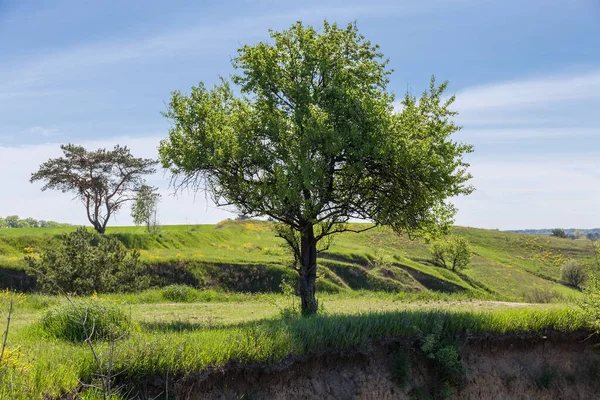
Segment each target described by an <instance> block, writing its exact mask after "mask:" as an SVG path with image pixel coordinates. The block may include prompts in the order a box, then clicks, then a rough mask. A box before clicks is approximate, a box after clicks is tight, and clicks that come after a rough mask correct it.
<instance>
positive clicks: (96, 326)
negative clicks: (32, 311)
mask: <svg viewBox="0 0 600 400" xmlns="http://www.w3.org/2000/svg"><path fill="white" fill-rule="evenodd" d="M39 324H40V327H41V329H42V331H43V332H44V333H45V334H46V335H47V336H49V337H54V338H57V339H62V340H66V341H70V342H83V341H86V340H88V339H90V340H109V339H111V338H115V337H120V336H123V335H124V334H126V333H127V331H128V330H129V328H130V325H131V320H130V318H129V316H128V315H127V314H125V313H124V312H123V311H122V310H121V309H120V308H118V307H117V306H115V305H112V304H109V303H104V302H100V301H98V300H91V299H90V300H76V301H74V302H73V303H72V304H71V303H68V304H62V305H59V306H56V307H53V308H51V309H49V310H48V311H47V312H46V314H45V315H44V316H43V317H42V319H41V320H40V323H39Z"/></svg>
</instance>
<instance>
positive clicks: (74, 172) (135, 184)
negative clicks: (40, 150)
mask: <svg viewBox="0 0 600 400" xmlns="http://www.w3.org/2000/svg"><path fill="white" fill-rule="evenodd" d="M60 148H61V149H62V151H63V153H64V157H59V158H53V159H50V160H48V161H46V162H45V163H43V164H42V165H41V166H40V169H39V170H38V171H37V172H35V173H33V174H32V175H31V182H36V181H43V182H44V186H43V187H42V190H47V189H56V190H60V191H62V192H63V193H66V192H72V193H74V194H75V196H76V197H77V198H78V199H79V200H81V202H82V203H83V205H84V207H85V209H86V215H87V218H88V220H89V221H90V223H91V224H92V226H93V227H94V229H95V230H96V231H97V232H98V233H101V234H102V233H104V231H105V230H106V226H107V225H108V221H109V220H110V217H111V216H113V215H114V214H115V213H116V212H117V211H118V210H119V209H120V208H121V207H122V206H123V204H125V203H127V202H129V201H133V200H135V197H136V193H137V189H138V188H139V187H140V186H141V185H142V184H143V183H144V176H145V175H148V174H152V173H154V172H155V168H154V165H155V164H156V161H155V160H151V159H145V158H136V157H134V156H133V155H132V154H131V152H130V150H129V149H128V148H127V147H123V146H118V145H117V146H115V147H114V149H112V150H106V149H98V150H96V151H90V150H86V149H85V148H84V147H82V146H77V145H73V144H68V145H62V146H60Z"/></svg>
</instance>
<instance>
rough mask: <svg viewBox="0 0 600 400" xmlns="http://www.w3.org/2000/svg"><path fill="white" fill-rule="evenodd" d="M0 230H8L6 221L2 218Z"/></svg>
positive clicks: (0, 218)
mask: <svg viewBox="0 0 600 400" xmlns="http://www.w3.org/2000/svg"><path fill="white" fill-rule="evenodd" d="M0 228H8V225H7V223H6V220H5V219H4V218H2V217H0Z"/></svg>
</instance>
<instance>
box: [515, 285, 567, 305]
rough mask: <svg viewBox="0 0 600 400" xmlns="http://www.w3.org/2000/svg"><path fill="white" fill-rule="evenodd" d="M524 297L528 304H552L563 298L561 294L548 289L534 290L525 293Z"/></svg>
mask: <svg viewBox="0 0 600 400" xmlns="http://www.w3.org/2000/svg"><path fill="white" fill-rule="evenodd" d="M523 297H524V298H525V300H526V301H527V302H528V303H552V302H553V301H554V300H555V299H556V300H558V299H560V298H562V296H561V295H560V294H559V293H556V292H555V291H554V290H552V289H547V288H544V289H541V288H533V289H531V290H530V291H529V292H526V293H524V294H523Z"/></svg>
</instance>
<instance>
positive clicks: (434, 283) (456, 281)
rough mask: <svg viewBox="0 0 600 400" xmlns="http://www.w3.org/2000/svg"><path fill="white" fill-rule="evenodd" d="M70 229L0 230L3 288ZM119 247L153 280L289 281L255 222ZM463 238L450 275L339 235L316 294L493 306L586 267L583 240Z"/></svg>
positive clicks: (402, 251)
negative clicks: (465, 261) (467, 260)
mask: <svg viewBox="0 0 600 400" xmlns="http://www.w3.org/2000/svg"><path fill="white" fill-rule="evenodd" d="M73 229H75V228H35V229H27V228H23V229H19V228H17V229H0V286H2V287H11V288H17V289H30V288H32V287H33V285H34V281H33V280H32V279H31V277H28V276H27V275H26V273H25V271H24V266H23V263H22V258H23V254H24V249H25V248H32V249H33V251H34V252H40V251H43V249H44V248H46V247H47V246H51V245H52V244H53V243H55V242H56V241H58V240H60V237H61V233H62V232H68V231H71V230H73ZM107 233H108V234H110V235H114V236H116V237H117V238H118V239H119V240H120V241H121V242H122V243H123V244H124V245H125V246H126V247H128V248H137V249H140V250H141V253H142V258H143V260H144V261H145V262H146V263H147V264H148V271H149V273H152V274H153V275H155V276H157V277H159V278H160V279H159V280H158V281H157V282H160V283H164V284H168V283H172V282H180V283H187V284H191V285H194V286H198V287H215V288H221V289H226V290H234V291H248V292H269V291H278V290H279V285H280V283H281V280H282V279H284V278H285V277H286V276H289V277H290V278H292V277H293V276H294V273H293V271H292V270H291V269H290V268H289V265H290V263H291V257H290V254H289V253H288V252H287V250H286V248H285V247H284V246H283V241H282V240H281V239H278V238H277V237H275V234H274V232H273V229H272V225H271V224H270V223H268V222H262V221H253V220H246V221H230V220H227V221H223V222H221V223H219V224H216V225H178V226H164V227H162V230H161V231H160V233H157V234H147V233H145V232H144V230H143V228H138V227H114V228H111V229H110V230H109V231H108V232H107ZM454 234H456V235H461V236H465V237H466V238H467V239H468V240H469V241H470V243H471V245H472V248H473V251H474V254H475V255H474V257H473V260H472V262H471V264H470V266H469V267H468V268H467V269H465V270H464V271H462V272H460V273H453V272H451V271H449V270H446V269H442V268H439V267H436V266H434V265H432V263H431V262H430V253H429V245H428V244H427V243H425V242H424V241H423V240H410V239H409V238H407V237H404V236H399V235H396V234H394V233H393V232H392V231H391V230H389V229H385V228H378V229H374V230H370V231H368V232H364V233H361V234H355V233H343V234H340V235H337V236H335V237H334V241H333V243H332V245H331V247H330V248H329V249H328V250H327V251H325V252H323V253H321V255H320V260H319V263H320V275H319V276H320V277H319V290H321V291H330V292H339V291H351V290H374V291H397V292H427V291H434V292H464V293H465V294H467V293H468V294H472V295H477V296H481V297H488V298H497V299H515V300H516V299H525V300H535V298H532V297H531V294H532V293H536V292H545V293H555V294H556V295H558V296H561V297H562V298H563V299H569V298H576V297H578V296H579V295H580V293H579V292H578V291H576V290H573V289H571V288H569V287H567V286H564V285H562V284H560V283H559V277H560V267H561V265H562V264H563V262H564V261H565V260H566V259H569V258H575V259H578V260H580V261H581V262H583V263H586V264H588V265H590V266H591V265H593V263H592V259H593V248H592V245H591V242H590V241H589V240H585V239H580V240H569V239H559V238H553V237H545V236H534V235H525V234H517V233H510V232H499V231H493V230H484V229H474V228H463V227H456V228H454Z"/></svg>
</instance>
